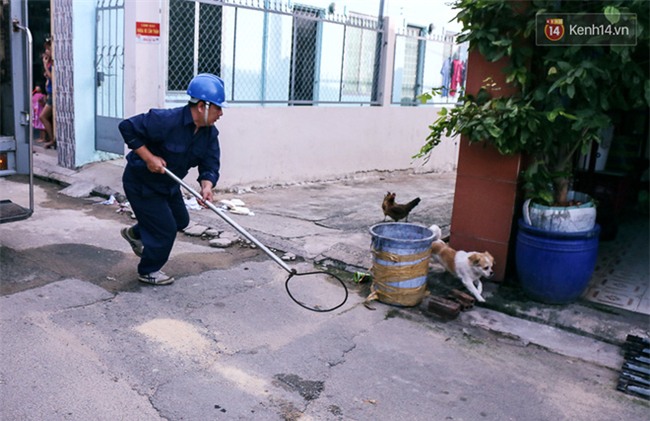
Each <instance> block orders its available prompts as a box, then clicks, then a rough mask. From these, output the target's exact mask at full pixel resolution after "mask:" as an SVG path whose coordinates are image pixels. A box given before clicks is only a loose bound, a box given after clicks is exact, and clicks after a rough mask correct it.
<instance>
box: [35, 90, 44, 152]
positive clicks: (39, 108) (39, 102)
mask: <svg viewBox="0 0 650 421" xmlns="http://www.w3.org/2000/svg"><path fill="white" fill-rule="evenodd" d="M44 107H45V95H44V94H43V92H42V91H41V87H40V86H37V87H35V88H34V90H33V91H32V126H33V127H34V130H38V133H39V136H38V140H37V142H38V143H45V141H46V140H47V139H46V138H45V126H44V125H43V122H42V121H41V119H40V118H39V116H40V115H41V113H42V112H43V108H44Z"/></svg>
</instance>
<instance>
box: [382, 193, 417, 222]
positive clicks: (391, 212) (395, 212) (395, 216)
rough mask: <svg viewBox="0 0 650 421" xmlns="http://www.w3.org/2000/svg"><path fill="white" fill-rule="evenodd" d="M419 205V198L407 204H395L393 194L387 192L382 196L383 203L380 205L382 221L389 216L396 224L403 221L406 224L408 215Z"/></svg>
mask: <svg viewBox="0 0 650 421" xmlns="http://www.w3.org/2000/svg"><path fill="white" fill-rule="evenodd" d="M418 203H420V198H419V197H416V198H415V199H413V200H411V201H410V202H408V203H405V204H400V203H395V193H391V192H388V193H386V196H384V201H383V203H382V204H381V209H382V210H383V211H384V221H385V220H386V217H387V216H390V217H391V218H392V220H393V221H395V222H397V221H399V220H400V219H404V220H405V221H407V222H408V220H409V218H408V217H409V213H410V212H411V210H413V208H414V207H416V206H417V204H418Z"/></svg>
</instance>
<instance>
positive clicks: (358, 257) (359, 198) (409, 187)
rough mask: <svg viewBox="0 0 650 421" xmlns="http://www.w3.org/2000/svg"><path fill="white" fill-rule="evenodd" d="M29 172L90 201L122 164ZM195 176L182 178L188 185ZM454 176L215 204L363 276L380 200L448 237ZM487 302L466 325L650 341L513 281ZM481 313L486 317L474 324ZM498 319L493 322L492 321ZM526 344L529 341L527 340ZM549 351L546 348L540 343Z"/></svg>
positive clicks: (280, 245)
mask: <svg viewBox="0 0 650 421" xmlns="http://www.w3.org/2000/svg"><path fill="white" fill-rule="evenodd" d="M36 150H37V153H36V154H35V159H34V172H35V175H36V176H37V177H39V178H43V179H47V180H52V181H55V182H58V183H61V184H62V186H64V187H65V188H64V189H63V190H62V193H64V194H66V195H69V196H73V197H85V196H88V195H90V194H93V195H100V196H104V197H108V196H109V195H111V194H114V193H116V192H121V191H122V187H121V186H122V183H121V175H122V171H123V169H124V164H125V161H124V159H118V160H114V161H106V162H100V163H93V164H89V165H86V166H84V167H83V168H81V169H79V170H74V171H73V170H68V169H65V168H62V167H59V166H58V165H57V161H56V151H51V150H47V151H46V150H43V149H42V148H39V147H37V149H36ZM194 179H195V176H194V175H193V174H192V173H191V174H190V175H188V176H187V177H186V181H187V182H188V184H190V185H192V186H194V184H196V183H195V181H194ZM454 186H455V173H446V174H431V173H429V174H412V173H406V172H395V173H375V174H361V175H359V176H358V177H354V178H349V179H341V180H337V181H328V182H321V183H303V184H296V185H294V186H283V187H278V188H264V189H253V190H243V191H239V192H228V191H218V193H217V200H221V199H232V198H238V199H241V200H243V201H244V202H245V203H246V205H247V206H248V207H249V208H250V209H251V210H252V211H253V212H254V213H255V216H243V215H232V218H233V219H234V220H235V221H236V222H237V223H239V224H240V225H241V226H242V227H244V228H245V229H246V230H248V231H249V232H251V233H252V234H253V235H255V236H256V238H258V239H259V240H260V241H261V242H262V243H263V244H265V245H266V246H268V247H270V248H273V249H277V250H282V251H284V252H290V253H293V254H295V255H297V256H300V257H302V258H305V259H307V260H312V261H314V262H316V263H320V264H324V265H330V266H336V267H338V268H340V269H344V270H346V271H356V270H359V271H367V270H368V269H369V267H370V265H371V264H372V262H371V254H370V252H369V241H370V235H369V228H370V227H371V226H372V225H374V224H377V223H380V222H382V221H383V218H384V216H383V213H382V211H381V201H382V198H383V195H384V194H385V193H386V191H396V192H397V193H398V202H406V201H408V200H410V199H411V198H414V197H418V196H419V197H421V199H422V202H421V203H420V204H419V205H418V206H417V207H416V208H415V209H414V210H413V212H412V214H411V215H410V217H409V222H412V223H416V224H421V225H424V226H429V225H431V224H434V223H435V224H437V225H439V226H441V227H442V230H443V235H446V234H448V233H449V227H450V219H451V211H452V206H453V194H454ZM191 214H192V221H193V223H196V224H201V225H204V226H207V227H213V228H217V229H221V230H232V228H231V227H229V226H228V225H227V224H226V223H225V222H224V221H222V220H220V219H219V218H218V216H217V215H215V214H214V213H213V212H211V211H209V210H205V209H204V210H201V211H192V212H191ZM431 278H432V279H431V280H430V282H429V286H430V289H431V291H432V292H433V293H437V292H440V293H441V294H442V293H444V291H448V290H449V288H454V287H456V288H460V289H462V288H461V285H460V283H458V282H457V281H456V280H454V279H453V278H451V277H450V276H448V275H446V274H435V273H434V274H431ZM484 286H485V290H486V291H485V296H486V299H487V303H485V304H482V305H481V307H482V309H485V310H491V311H496V312H498V313H500V314H501V315H503V316H504V317H505V318H503V319H502V317H501V316H499V317H498V318H490V317H488V316H487V315H485V314H483V313H480V312H473V313H471V314H472V315H471V316H467V315H465V317H466V321H467V323H469V324H472V325H476V326H480V327H483V328H485V329H488V330H494V331H499V332H503V333H504V334H505V335H511V336H512V335H514V336H515V337H519V338H523V337H525V336H526V335H522V334H521V326H519V323H521V322H523V321H525V322H526V323H528V322H534V323H541V324H544V325H547V326H548V327H550V328H554V329H555V328H557V329H563V330H565V331H569V332H571V333H575V334H577V335H580V336H586V337H588V338H591V339H594V340H598V341H602V342H605V343H609V344H616V345H618V344H621V343H623V342H625V338H626V336H627V335H628V334H634V335H638V336H642V337H648V336H649V335H650V317H648V316H647V315H643V314H638V313H632V312H628V311H624V310H621V309H617V308H613V307H606V306H603V305H595V304H594V303H590V302H587V301H582V300H581V301H578V302H576V303H574V304H570V305H564V306H553V305H544V304H541V303H537V302H533V301H530V300H528V299H527V298H526V297H525V296H523V294H522V293H521V292H520V291H519V290H518V288H517V287H516V285H514V286H513V282H506V283H504V284H503V285H501V284H496V283H493V282H486V283H484ZM481 314H483V316H484V317H480V315H481ZM497 319H499V320H498V321H497ZM526 341H528V339H526ZM538 345H541V346H550V347H553V345H549V344H548V343H539V344H538Z"/></svg>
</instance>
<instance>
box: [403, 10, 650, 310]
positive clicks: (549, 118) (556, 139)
mask: <svg viewBox="0 0 650 421" xmlns="http://www.w3.org/2000/svg"><path fill="white" fill-rule="evenodd" d="M453 7H454V8H455V9H457V10H458V11H459V12H458V15H457V16H456V18H457V19H458V20H459V21H460V22H461V23H462V25H463V33H462V34H461V35H460V36H459V39H458V41H459V42H469V48H470V51H472V50H475V51H478V52H480V54H481V55H482V56H483V57H484V58H485V59H486V60H487V61H497V60H500V59H502V58H504V57H507V59H508V64H507V65H506V66H505V67H504V69H503V71H504V73H505V80H506V83H509V84H512V85H514V86H515V87H516V88H517V91H518V93H517V94H515V95H510V96H507V97H506V96H500V95H499V92H500V90H501V89H502V87H501V86H498V85H496V84H495V83H494V82H493V81H492V80H489V79H488V80H486V81H485V82H484V86H483V87H482V88H481V89H480V90H479V92H477V93H475V94H474V95H469V94H467V95H465V96H464V97H462V98H460V101H459V105H458V106H456V107H454V108H452V109H445V108H443V109H442V110H441V112H440V113H439V117H438V119H437V120H436V121H435V122H434V123H433V124H431V125H430V130H431V132H430V134H429V136H428V137H427V139H426V142H425V144H424V145H423V146H422V148H421V149H420V151H419V152H418V153H417V154H416V155H415V157H420V158H425V159H426V158H427V157H428V156H429V154H431V153H432V151H433V149H434V148H435V146H436V145H438V144H439V143H440V142H441V141H442V138H443V137H444V136H447V137H450V136H456V135H463V136H464V137H465V138H466V139H467V140H468V141H469V143H470V144H471V143H477V142H488V143H491V144H492V145H493V146H494V147H496V149H497V150H498V151H499V152H500V153H502V154H522V155H523V156H525V157H527V159H528V162H529V164H528V166H527V168H526V169H525V170H524V171H523V172H522V174H521V178H520V180H521V186H522V191H523V196H524V199H526V200H528V202H527V205H528V204H530V203H535V204H536V205H538V206H547V207H551V206H554V207H555V206H557V207H567V206H572V205H573V206H576V205H578V206H580V205H583V203H577V202H576V201H575V199H576V198H575V195H574V197H573V201H572V196H571V185H572V177H573V176H574V175H575V168H574V164H575V163H576V162H577V158H578V156H579V154H580V153H586V152H588V150H589V149H590V147H591V145H592V144H593V143H594V142H596V143H599V142H600V139H601V133H603V130H604V129H605V128H607V127H608V126H611V125H612V113H613V112H614V111H615V110H627V109H638V108H645V107H647V106H648V104H649V103H650V81H649V77H648V40H649V38H648V4H647V3H646V2H644V1H642V0H632V1H624V0H617V1H607V2H604V1H581V2H569V1H556V0H539V1H538V0H531V1H519V2H512V1H508V0H457V1H456V2H455V4H454V6H453ZM560 12H561V13H604V14H605V16H606V17H607V19H610V20H611V21H613V22H614V21H616V19H620V17H621V13H636V16H637V18H638V21H637V26H636V29H637V43H636V45H631V44H628V45H620V46H610V45H571V46H562V47H558V46H539V45H536V39H535V35H536V31H538V30H539V29H538V27H537V26H536V25H537V22H536V16H537V14H538V13H560ZM622 69H624V71H622ZM436 94H437V92H436V90H434V91H433V92H432V93H425V94H423V95H422V100H423V101H426V100H428V99H430V98H432V97H433V96H434V95H436ZM582 199H583V200H585V199H586V200H588V198H584V197H583V198H582ZM591 206H594V205H591ZM564 211H565V210H562V211H561V212H564ZM520 227H523V229H524V230H525V229H528V224H525V223H523V224H521V223H520ZM597 228H598V227H597V226H594V227H593V228H592V229H587V230H582V231H580V232H581V233H585V235H586V236H587V241H588V242H589V243H590V244H591V243H593V242H594V239H595V241H596V247H595V249H594V247H593V246H589V247H587V248H589V251H588V254H589V256H588V257H586V258H585V259H586V261H587V262H586V263H585V264H584V265H582V266H585V271H586V272H588V274H587V275H583V276H581V278H583V279H584V278H586V279H587V282H588V280H589V278H590V277H591V272H592V271H593V266H594V264H595V256H596V254H597V240H598V233H597ZM521 231H522V229H520V232H521ZM539 231H541V232H544V230H543V229H540V230H539ZM528 234H530V235H532V234H535V235H538V234H540V233H539V232H534V233H532V232H528ZM541 235H542V236H546V237H547V238H548V236H549V235H550V234H547V233H544V234H541ZM574 240H575V238H572V239H571V241H574ZM553 241H555V240H553ZM558 241H560V239H558ZM536 247H537V246H536ZM543 247H546V245H544V246H543ZM521 248H524V247H520V246H519V244H518V254H519V249H521ZM575 258H576V257H575V256H572V257H571V259H568V260H567V265H572V266H574V267H575V266H576V264H575ZM517 259H519V256H517ZM540 259H541V260H540ZM548 259H552V260H558V258H557V256H556V255H555V254H553V255H552V256H551V255H549V254H547V255H546V256H543V257H542V258H537V257H535V258H530V259H528V260H529V262H527V263H526V264H525V265H526V266H530V263H531V262H533V261H539V263H540V264H546V265H547V264H548ZM544 260H546V261H544ZM571 261H573V263H571ZM592 262H593V263H592ZM521 266H522V264H520V263H517V268H518V274H519V278H520V280H521V277H522V274H521V273H519V272H520V270H519V268H520V267H521ZM532 271H538V269H537V268H535V269H532ZM542 272H543V271H542ZM557 272H558V273H559V274H560V275H562V277H564V278H566V276H565V275H566V274H567V273H568V272H571V271H570V270H569V271H567V270H566V268H560V269H557ZM541 276H544V277H547V274H542V275H541ZM580 283H584V281H581V282H580ZM584 286H585V287H586V283H585V285H584ZM543 288H547V287H546V286H544V287H543ZM543 288H542V289H543ZM535 289H540V288H539V287H538V286H536V287H535ZM577 289H580V287H576V288H572V292H571V293H570V294H569V295H571V297H570V298H560V299H556V300H555V299H548V300H547V301H549V300H550V301H565V300H570V299H573V298H575V297H574V296H575V291H574V290H577ZM580 292H582V291H580ZM578 295H579V294H578Z"/></svg>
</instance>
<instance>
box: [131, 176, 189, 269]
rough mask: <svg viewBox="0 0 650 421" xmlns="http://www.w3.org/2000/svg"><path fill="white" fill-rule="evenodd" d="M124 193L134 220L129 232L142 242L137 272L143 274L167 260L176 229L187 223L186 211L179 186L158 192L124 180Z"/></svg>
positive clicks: (183, 227) (185, 225) (162, 264)
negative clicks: (135, 219)
mask: <svg viewBox="0 0 650 421" xmlns="http://www.w3.org/2000/svg"><path fill="white" fill-rule="evenodd" d="M124 193H125V194H126V198H127V199H129V204H130V205H131V209H133V213H134V214H135V217H136V218H137V220H138V222H137V224H135V225H134V226H133V233H134V234H135V237H136V238H140V239H141V240H142V244H143V245H144V251H143V252H142V258H141V259H140V263H139V264H138V273H139V274H140V275H147V274H149V273H152V272H155V271H157V270H160V269H161V268H162V267H163V266H164V265H165V263H167V260H169V254H170V253H171V251H172V247H173V245H174V240H175V239H176V233H177V232H178V231H182V230H183V229H185V228H186V227H187V226H188V225H189V223H190V215H189V213H188V212H187V208H186V207H185V202H183V195H182V194H181V190H180V187H178V188H174V189H172V191H171V192H170V193H169V194H161V193H159V192H154V191H152V190H150V189H148V188H147V187H146V186H143V185H141V184H132V183H127V182H125V183H124Z"/></svg>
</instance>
